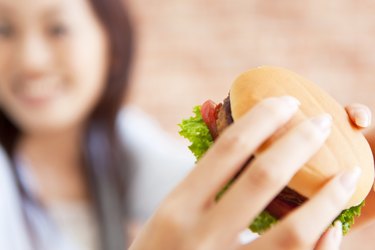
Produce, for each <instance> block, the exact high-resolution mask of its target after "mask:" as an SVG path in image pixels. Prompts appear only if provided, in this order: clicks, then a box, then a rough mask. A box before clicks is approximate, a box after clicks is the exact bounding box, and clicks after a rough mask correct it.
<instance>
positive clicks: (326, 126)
mask: <svg viewBox="0 0 375 250" xmlns="http://www.w3.org/2000/svg"><path fill="white" fill-rule="evenodd" d="M311 121H312V123H313V124H315V126H317V127H318V128H319V129H320V130H321V131H322V132H328V131H329V130H330V129H331V126H332V116H331V115H330V114H323V115H320V116H318V117H314V118H312V119H311Z"/></svg>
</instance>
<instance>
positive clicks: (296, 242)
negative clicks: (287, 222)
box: [279, 226, 313, 249]
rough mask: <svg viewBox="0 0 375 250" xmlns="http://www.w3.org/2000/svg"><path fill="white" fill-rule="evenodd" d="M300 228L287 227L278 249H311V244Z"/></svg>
mask: <svg viewBox="0 0 375 250" xmlns="http://www.w3.org/2000/svg"><path fill="white" fill-rule="evenodd" d="M303 232H304V231H303V230H302V229H301V228H298V227H296V226H289V227H287V228H286V229H285V233H286V234H285V236H286V237H282V238H281V239H280V241H279V246H280V249H311V247H312V245H313V243H312V242H311V240H310V238H309V237H308V235H307V234H306V233H303Z"/></svg>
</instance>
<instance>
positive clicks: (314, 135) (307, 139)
mask: <svg viewBox="0 0 375 250" xmlns="http://www.w3.org/2000/svg"><path fill="white" fill-rule="evenodd" d="M298 132H299V137H300V139H301V141H302V143H303V144H307V145H314V144H317V143H318V142H319V141H320V140H319V138H320V136H319V133H318V132H317V131H316V129H315V128H314V129H313V128H312V126H302V127H301V128H300V129H299V131H298Z"/></svg>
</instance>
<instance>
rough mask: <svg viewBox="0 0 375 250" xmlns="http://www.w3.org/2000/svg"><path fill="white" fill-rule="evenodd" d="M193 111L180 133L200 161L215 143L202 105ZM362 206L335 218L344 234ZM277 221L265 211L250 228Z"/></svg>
mask: <svg viewBox="0 0 375 250" xmlns="http://www.w3.org/2000/svg"><path fill="white" fill-rule="evenodd" d="M193 113H194V114H195V115H194V116H193V117H190V118H189V119H185V120H183V121H182V123H181V124H179V126H180V128H181V130H180V132H179V134H180V135H181V136H183V137H185V138H186V139H188V140H189V141H190V142H191V145H190V146H189V149H190V151H191V152H192V153H193V154H194V156H195V157H196V159H197V161H198V160H199V159H200V158H201V157H202V156H203V155H204V153H206V151H207V150H208V149H209V148H210V146H211V145H212V144H213V139H212V136H211V134H210V131H209V129H208V127H207V126H206V124H205V123H204V121H203V119H202V115H201V106H196V107H194V109H193ZM231 184H232V181H230V182H229V183H228V184H227V185H225V186H224V187H223V188H222V190H221V191H219V192H218V194H217V196H216V201H218V200H219V199H220V198H221V197H222V195H223V194H224V193H225V192H226V190H228V189H229V188H230V186H231ZM362 206H364V201H363V202H362V203H361V204H359V205H358V206H354V207H351V208H349V209H346V210H343V211H342V212H341V214H340V215H339V216H337V217H336V219H335V220H334V221H336V220H339V221H341V223H342V232H343V234H344V235H345V234H347V233H348V231H349V229H350V227H351V226H352V225H353V224H354V218H355V217H358V216H360V214H361V208H362ZM276 223H277V219H276V218H275V217H273V216H272V215H271V214H270V213H268V212H267V211H263V212H262V213H260V214H259V215H258V217H257V218H255V220H254V221H253V222H252V223H251V224H250V226H249V228H250V230H251V231H253V232H254V233H259V234H262V233H264V232H265V231H267V229H269V228H270V227H271V226H272V225H274V224H276ZM332 224H333V223H332Z"/></svg>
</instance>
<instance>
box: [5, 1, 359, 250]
mask: <svg viewBox="0 0 375 250" xmlns="http://www.w3.org/2000/svg"><path fill="white" fill-rule="evenodd" d="M0 52H1V53H0V107H1V109H2V110H4V111H5V112H6V113H7V114H8V116H9V117H10V118H11V119H12V121H13V122H14V123H15V124H16V125H17V126H18V127H19V128H20V129H21V131H22V136H21V138H20V141H19V142H18V144H17V153H18V155H19V156H20V157H21V159H22V160H23V161H25V162H26V163H27V164H25V166H27V168H28V170H29V171H30V173H31V174H32V175H33V177H34V178H35V179H36V183H37V185H36V189H35V190H32V191H33V192H34V193H35V195H37V196H38V197H39V199H40V200H41V202H42V203H44V205H45V206H47V207H48V205H49V204H52V203H54V202H77V201H88V197H89V195H88V191H87V189H86V187H85V183H84V177H83V175H82V173H81V171H80V169H81V167H82V166H80V163H79V155H78V152H80V150H79V148H78V147H79V145H80V144H79V142H80V139H81V135H82V132H83V130H82V128H83V125H84V122H85V119H86V117H87V115H88V113H89V112H90V110H92V108H93V107H94V105H95V104H96V103H97V101H98V98H99V97H100V94H101V93H102V91H103V88H104V84H105V81H104V79H105V76H106V73H107V66H108V41H107V37H106V34H105V31H104V30H103V27H102V26H101V25H100V23H99V21H98V19H97V17H96V16H95V13H94V12H93V10H92V9H91V8H90V5H89V2H88V1H87V0H33V1H27V0H17V1H14V0H0ZM297 108H298V105H297V102H296V101H293V100H292V99H291V98H272V99H268V100H265V101H263V102H262V103H261V104H259V105H258V106H257V107H256V108H254V109H253V110H251V111H250V112H249V113H248V114H247V115H246V116H244V118H243V119H242V120H241V121H239V122H236V124H234V125H233V127H232V128H230V129H228V130H227V132H226V133H225V135H223V136H222V137H221V139H219V141H218V142H217V143H215V145H214V146H213V147H212V148H211V149H210V151H209V152H208V153H207V154H206V156H205V157H204V158H203V159H202V160H201V161H200V162H199V163H198V166H197V167H196V168H194V170H193V171H192V172H191V173H190V174H189V176H188V177H187V178H186V179H185V180H184V181H183V182H182V183H181V184H180V185H179V186H178V187H177V188H176V189H174V190H173V191H172V193H171V194H170V195H169V196H168V197H167V198H166V199H165V201H164V202H163V203H162V204H161V206H160V208H159V209H158V210H157V211H156V213H155V214H154V216H153V217H152V219H151V220H150V221H149V222H148V223H147V225H146V226H145V227H144V228H143V230H142V232H141V234H140V235H139V236H138V237H137V238H136V240H135V242H134V244H133V245H132V247H131V249H183V248H185V249H312V248H315V249H318V250H322V249H330V250H331V249H333V250H334V249H338V247H339V244H340V241H341V228H340V225H339V224H338V225H336V226H335V227H332V228H330V229H329V230H328V231H325V230H326V227H327V225H328V224H329V222H330V221H332V220H333V218H334V217H335V216H336V215H337V214H338V213H339V212H340V211H341V210H342V209H343V207H344V205H345V203H346V201H347V200H348V199H349V197H350V194H351V192H352V191H353V185H354V184H355V181H356V177H357V175H358V174H357V173H355V172H343V173H339V174H338V175H337V176H336V177H333V178H332V180H331V181H330V182H328V183H327V185H326V186H325V187H324V188H323V189H322V190H321V192H320V193H318V194H317V195H316V197H314V198H313V199H311V200H310V201H309V202H307V203H306V204H305V205H303V206H302V207H301V208H299V209H298V210H297V211H295V212H293V213H292V214H291V215H290V216H288V218H286V219H285V220H284V221H283V222H281V223H279V224H278V225H277V226H275V227H274V228H273V229H272V230H270V231H269V232H268V233H266V234H265V235H264V237H261V238H259V239H257V240H255V241H254V242H252V243H250V244H247V245H241V244H239V242H238V240H237V236H238V234H239V233H240V232H241V231H242V230H243V229H244V228H245V227H246V226H247V222H248V221H250V220H251V219H253V218H254V217H255V216H256V215H257V214H258V213H259V212H260V211H261V210H262V209H263V208H264V206H265V205H266V204H267V203H268V202H269V201H270V200H271V199H272V197H273V196H274V195H275V194H277V193H278V192H279V191H280V190H281V188H282V187H283V186H284V185H286V183H287V182H288V181H289V179H290V178H291V177H292V176H293V174H294V173H295V172H296V171H297V170H298V169H299V167H300V166H301V165H303V163H304V162H306V161H307V160H308V159H309V158H310V157H311V156H312V155H313V154H314V153H315V152H316V151H317V150H318V149H319V147H320V146H321V145H322V143H324V140H325V139H326V137H327V136H328V134H329V126H330V119H329V118H328V119H327V117H326V116H322V117H315V118H312V119H311V120H308V121H306V122H304V123H302V124H300V125H299V126H297V127H295V128H294V129H292V130H290V132H289V133H288V134H287V135H286V136H285V137H282V138H280V139H279V140H278V141H277V142H276V143H275V144H274V145H273V146H272V147H270V148H269V149H268V150H266V151H264V152H263V154H262V155H261V156H260V157H259V158H258V159H257V160H256V161H255V162H253V163H251V165H252V166H251V168H248V170H246V172H245V173H244V174H243V175H242V176H241V178H239V179H238V181H237V182H236V183H235V184H234V186H233V188H231V190H229V191H228V193H227V194H226V195H225V196H224V197H223V199H222V200H221V201H220V203H217V204H216V203H214V202H213V200H214V195H215V194H216V192H217V190H218V189H220V188H221V186H222V184H223V183H225V182H227V181H228V180H229V179H230V178H231V176H233V174H234V173H235V172H236V171H237V170H238V169H239V168H240V167H241V166H242V164H243V163H244V162H245V161H246V159H247V157H248V156H249V155H250V154H251V153H252V152H253V151H255V150H256V149H257V148H258V147H259V146H260V145H261V143H262V142H263V141H265V140H266V139H267V138H268V137H269V136H271V135H272V133H273V132H274V131H275V130H277V129H278V128H279V127H280V126H282V125H283V124H285V123H286V122H287V121H288V120H289V118H290V117H291V116H292V115H293V113H294V112H295V111H296V110H297ZM357 108H358V107H357ZM362 108H363V107H362ZM351 111H353V110H349V111H348V113H349V114H350V116H351V117H352V120H353V121H354V122H355V123H357V124H358V125H361V124H362V125H366V124H365V122H363V119H366V118H363V114H362V113H361V112H359V111H357V112H352V113H351ZM360 113H361V114H360ZM365 116H366V115H365ZM358 117H361V118H360V119H359V118H358ZM360 120H361V121H360ZM358 121H360V122H358ZM239 149H241V150H239ZM290 150H298V152H299V153H298V154H293V155H292V156H291V155H290V154H286V152H289V151H290ZM275 162H276V163H277V164H273V163H275ZM271 163H272V164H271ZM275 165H278V166H280V168H275V167H274V166H275ZM213 168H215V169H213ZM213 171H215V175H212V172H213ZM260 177H262V178H260ZM249 180H252V181H249ZM350 184H351V185H350ZM245 197H252V199H251V200H249V199H247V198H245ZM243 201H246V202H243ZM239 202H241V204H243V206H242V208H239V207H238V206H236V204H238V203H239ZM323 203H324V204H329V206H325V207H327V208H326V210H325V211H324V213H323V214H324V216H320V215H321V209H320V207H321V205H320V204H323ZM318 213H319V216H318ZM234 214H235V215H236V216H233V215H234ZM311 215H315V216H311ZM312 219H314V221H311V220H312ZM312 223H313V224H314V225H315V226H314V227H311V228H310V227H308V228H306V227H304V225H306V224H312ZM221 225H227V226H228V228H227V230H226V231H225V233H224V232H223V230H221V228H222V227H221ZM322 234H323V236H322Z"/></svg>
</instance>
